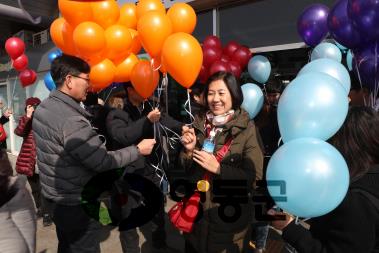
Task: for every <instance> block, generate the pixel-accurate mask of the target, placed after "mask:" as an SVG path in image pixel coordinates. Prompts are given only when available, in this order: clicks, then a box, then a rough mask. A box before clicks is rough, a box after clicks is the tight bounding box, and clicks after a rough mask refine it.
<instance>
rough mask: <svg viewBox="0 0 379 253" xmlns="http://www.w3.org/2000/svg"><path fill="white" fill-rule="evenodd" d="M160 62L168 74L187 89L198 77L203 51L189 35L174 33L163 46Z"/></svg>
mask: <svg viewBox="0 0 379 253" xmlns="http://www.w3.org/2000/svg"><path fill="white" fill-rule="evenodd" d="M162 62H163V64H164V66H165V67H166V69H167V71H168V73H169V74H170V75H171V76H172V77H173V78H174V79H175V80H176V81H177V82H178V83H179V84H181V85H182V86H183V87H185V88H187V89H188V88H189V87H191V86H192V84H193V83H194V82H195V80H196V78H197V76H198V75H199V72H200V69H201V65H202V63H203V51H202V50H201V46H200V44H199V42H198V41H197V40H196V39H195V38H194V37H193V36H191V35H190V34H188V33H174V34H173V35H171V36H170V37H168V38H167V40H166V41H165V43H164V45H163V49H162Z"/></svg>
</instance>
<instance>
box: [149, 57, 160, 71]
mask: <svg viewBox="0 0 379 253" xmlns="http://www.w3.org/2000/svg"><path fill="white" fill-rule="evenodd" d="M150 63H151V68H152V69H153V71H158V70H159V69H160V68H161V66H162V64H160V65H159V66H158V67H157V68H156V69H154V58H151V61H150Z"/></svg>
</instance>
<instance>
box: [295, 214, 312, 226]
mask: <svg viewBox="0 0 379 253" xmlns="http://www.w3.org/2000/svg"><path fill="white" fill-rule="evenodd" d="M309 219H310V218H306V219H300V218H299V216H295V224H296V225H299V224H300V223H302V222H306V221H307V220H309Z"/></svg>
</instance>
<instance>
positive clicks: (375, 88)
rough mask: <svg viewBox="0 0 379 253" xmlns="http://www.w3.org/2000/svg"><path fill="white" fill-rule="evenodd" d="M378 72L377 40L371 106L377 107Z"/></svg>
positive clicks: (376, 42)
mask: <svg viewBox="0 0 379 253" xmlns="http://www.w3.org/2000/svg"><path fill="white" fill-rule="evenodd" d="M377 72H378V41H375V73H374V75H375V83H374V89H373V91H372V92H371V101H370V102H371V107H372V108H373V109H375V102H376V95H377V86H378V80H377V77H376V73H377Z"/></svg>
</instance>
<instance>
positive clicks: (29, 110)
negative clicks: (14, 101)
mask: <svg viewBox="0 0 379 253" xmlns="http://www.w3.org/2000/svg"><path fill="white" fill-rule="evenodd" d="M33 113H34V107H33V106H31V105H28V106H27V107H26V117H28V118H31V117H32V116H33Z"/></svg>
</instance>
